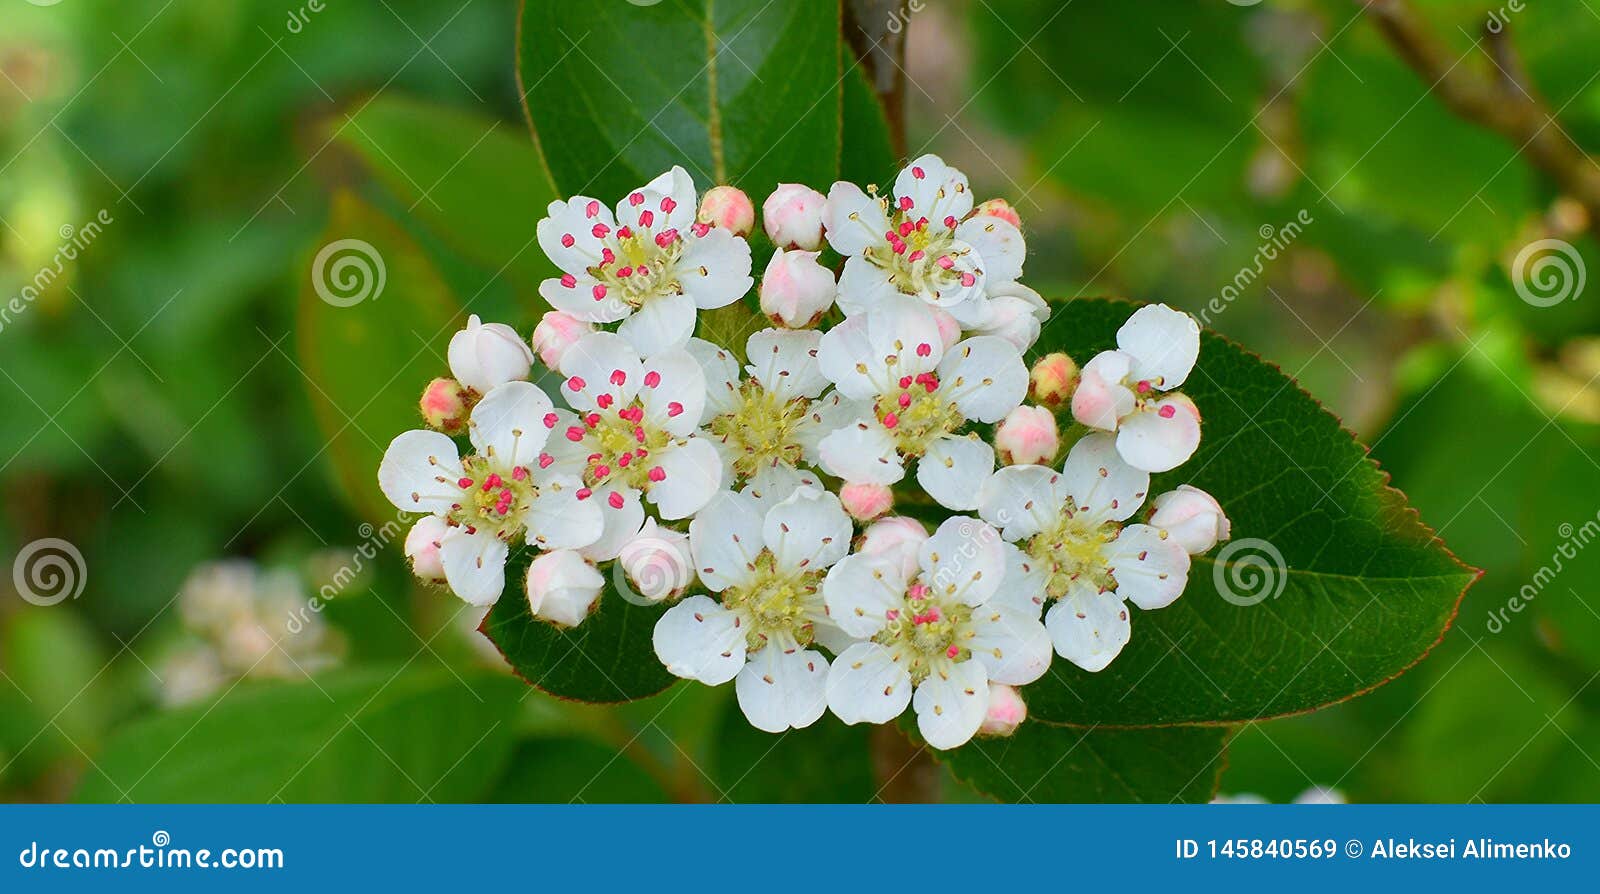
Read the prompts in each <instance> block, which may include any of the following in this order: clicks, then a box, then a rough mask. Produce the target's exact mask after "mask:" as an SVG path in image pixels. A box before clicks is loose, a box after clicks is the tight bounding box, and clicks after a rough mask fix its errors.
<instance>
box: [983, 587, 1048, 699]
mask: <svg viewBox="0 0 1600 894" xmlns="http://www.w3.org/2000/svg"><path fill="white" fill-rule="evenodd" d="M1037 611H1038V609H1037V608H1035V609H1034V612H1035V613H1036V612H1037ZM972 627H973V632H974V633H975V634H976V635H975V636H973V638H972V639H970V640H968V641H967V642H966V643H965V645H966V646H967V648H969V649H971V650H972V657H973V658H976V659H977V660H979V661H981V662H983V666H984V667H985V668H987V669H988V671H989V679H990V680H993V681H994V682H996V683H1006V684H1009V685H1012V686H1021V685H1023V684H1025V683H1032V682H1033V681H1034V680H1037V679H1039V678H1040V677H1042V676H1044V672H1045V671H1046V670H1048V669H1049V667H1050V654H1051V652H1052V651H1053V650H1052V649H1051V645H1050V633H1049V631H1047V630H1045V628H1044V625H1043V624H1041V623H1039V618H1038V615H1037V614H1033V615H1031V616H1030V614H1029V613H1028V612H1026V611H1019V610H1018V609H1016V608H1015V607H1013V606H1011V605H995V604H994V602H993V601H992V600H991V601H990V602H989V603H987V604H985V605H981V606H979V607H978V608H977V609H976V610H974V611H973V613H972Z"/></svg>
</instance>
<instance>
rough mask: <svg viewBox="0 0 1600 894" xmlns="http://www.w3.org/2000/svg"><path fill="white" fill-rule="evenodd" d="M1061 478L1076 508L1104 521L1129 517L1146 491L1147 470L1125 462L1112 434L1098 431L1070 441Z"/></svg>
mask: <svg viewBox="0 0 1600 894" xmlns="http://www.w3.org/2000/svg"><path fill="white" fill-rule="evenodd" d="M1061 481H1062V485H1063V487H1064V489H1065V491H1066V493H1067V494H1068V495H1069V496H1071V497H1072V501H1073V503H1075V504H1076V505H1077V507H1078V511H1079V512H1088V513H1091V514H1092V515H1093V516H1094V517H1096V518H1100V519H1104V520H1108V521H1122V520H1124V519H1127V518H1131V517H1132V516H1133V514H1134V513H1135V512H1137V511H1138V510H1139V506H1140V504H1142V503H1143V502H1144V498H1145V495H1146V494H1148V493H1149V492H1150V474H1149V473H1148V472H1144V471H1141V470H1139V469H1136V468H1134V467H1133V466H1130V465H1128V463H1127V462H1125V461H1124V460H1123V458H1122V454H1121V453H1119V452H1118V450H1117V442H1116V440H1115V439H1114V437H1113V436H1112V435H1108V434H1100V433H1095V434H1092V435H1088V436H1086V437H1085V438H1084V439H1083V440H1081V441H1079V442H1078V443H1076V444H1073V445H1072V450H1071V451H1070V452H1068V453H1067V460H1066V462H1065V463H1063V464H1062V466H1061Z"/></svg>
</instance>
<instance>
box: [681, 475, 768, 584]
mask: <svg viewBox="0 0 1600 894" xmlns="http://www.w3.org/2000/svg"><path fill="white" fill-rule="evenodd" d="M761 526H762V513H761V508H760V505H759V504H758V503H757V502H756V501H755V499H754V498H752V497H750V496H747V495H745V494H740V493H734V492H732V491H723V492H722V493H720V494H717V495H716V496H715V497H714V498H712V500H711V501H710V502H709V503H707V504H706V506H705V508H703V509H701V510H700V511H699V512H698V513H696V514H695V517H694V521H691V522H690V523H689V550H690V552H692V553H693V554H694V565H695V570H696V572H697V573H699V575H700V581H701V582H702V583H704V584H705V585H706V589H708V590H710V591H712V592H713V593H718V592H721V591H722V590H725V589H727V588H728V587H730V586H733V585H735V584H738V583H741V582H743V581H745V580H747V579H748V578H749V574H750V571H751V569H752V568H753V567H754V566H755V561H756V557H757V556H759V555H761V550H762V549H763V548H765V544H764V543H763V542H762V539H761Z"/></svg>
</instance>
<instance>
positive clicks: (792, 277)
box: [758, 248, 838, 329]
mask: <svg viewBox="0 0 1600 894" xmlns="http://www.w3.org/2000/svg"><path fill="white" fill-rule="evenodd" d="M758 291H759V293H760V295H761V312H762V313H764V314H766V315H767V317H768V318H770V319H771V320H772V322H774V323H777V324H778V325H780V326H787V327H789V328H791V329H804V328H806V327H808V326H812V325H814V324H815V323H816V322H817V321H818V320H820V319H822V315H823V314H825V313H827V312H828V308H830V307H832V306H833V298H834V295H835V294H836V293H837V292H838V285H837V284H836V283H835V282H834V280H833V271H832V270H829V269H828V268H826V267H824V266H822V265H821V264H819V263H817V253H816V252H814V251H798V250H795V251H784V250H783V249H781V248H780V249H778V250H777V251H775V252H773V253H772V260H770V261H768V262H767V270H766V272H765V273H763V274H761V286H760V288H759V290H758Z"/></svg>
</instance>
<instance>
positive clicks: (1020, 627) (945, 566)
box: [822, 516, 1050, 749]
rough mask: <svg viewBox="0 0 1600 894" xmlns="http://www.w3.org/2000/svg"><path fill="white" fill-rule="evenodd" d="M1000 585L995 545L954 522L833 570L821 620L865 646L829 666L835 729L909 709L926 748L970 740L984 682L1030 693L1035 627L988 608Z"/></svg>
mask: <svg viewBox="0 0 1600 894" xmlns="http://www.w3.org/2000/svg"><path fill="white" fill-rule="evenodd" d="M909 550H914V551H915V555H916V565H915V567H914V568H910V569H908V564H907V562H906V559H907V557H908V551H909ZM908 572H909V573H908ZM1005 573H1006V560H1005V544H1004V543H1002V542H1001V540H1000V536H999V534H997V533H996V532H995V530H994V529H993V528H991V527H990V526H989V525H986V524H984V523H983V522H980V521H977V520H976V519H970V518H963V517H959V516H958V517H955V518H950V519H946V520H945V522H944V524H942V525H940V526H939V530H938V531H937V532H936V533H935V534H934V535H933V536H932V537H927V538H924V539H923V540H921V542H920V543H918V542H916V541H914V540H907V541H903V542H902V543H901V545H900V546H899V547H898V548H896V549H891V550H886V551H883V552H876V553H863V552H857V553H855V554H853V555H850V556H848V557H846V558H845V559H844V560H843V561H841V562H839V564H838V565H835V566H834V567H833V570H831V571H829V572H828V577H827V579H826V580H825V581H824V582H823V585H822V593H823V597H824V599H825V600H826V602H827V605H828V614H829V616H830V617H832V618H833V621H834V623H836V624H838V625H839V626H840V627H841V628H843V630H844V632H845V633H847V634H849V635H851V636H854V637H858V638H860V639H863V640H866V641H865V642H860V643H857V644H855V645H853V646H851V647H850V648H848V649H845V650H844V651H843V652H840V653H839V657H838V658H837V659H836V660H835V661H834V663H833V669H832V670H831V671H830V672H829V673H828V707H829V708H830V709H832V710H833V713H835V714H837V715H838V716H839V719H841V720H843V721H844V722H846V723H862V722H867V723H887V722H888V721H890V720H893V719H894V718H895V717H897V716H899V714H900V713H901V712H902V711H904V710H905V707H906V704H907V703H910V704H911V706H912V708H913V709H914V710H915V711H916V712H917V728H918V729H919V730H920V731H921V732H922V737H923V738H924V739H927V740H928V744H929V745H932V746H933V747H935V748H941V749H943V748H955V747H957V746H959V745H962V744H964V743H965V742H966V741H967V740H968V739H971V738H972V736H973V734H974V733H976V732H977V731H978V727H979V726H980V725H982V723H983V720H984V717H985V715H986V714H987V713H988V708H989V683H990V682H996V683H1007V684H1011V685H1021V684H1024V683H1031V682H1033V681H1034V680H1037V679H1038V678H1039V677H1040V676H1042V675H1043V674H1044V672H1045V670H1046V669H1047V668H1048V667H1049V666H1050V638H1049V635H1048V634H1047V633H1046V632H1045V630H1044V627H1043V626H1042V625H1040V623H1039V621H1038V618H1037V617H1036V616H1034V615H1033V614H1032V613H1031V612H1029V611H1027V610H1025V609H1023V608H1020V607H1018V606H1014V605H1011V604H1009V603H1006V602H1003V601H997V600H996V598H995V597H996V594H998V593H999V592H1000V591H1001V589H1002V584H1003V583H1004V584H1005V585H1006V586H1009V582H1007V581H1004V577H1005ZM913 690H915V694H913Z"/></svg>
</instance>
